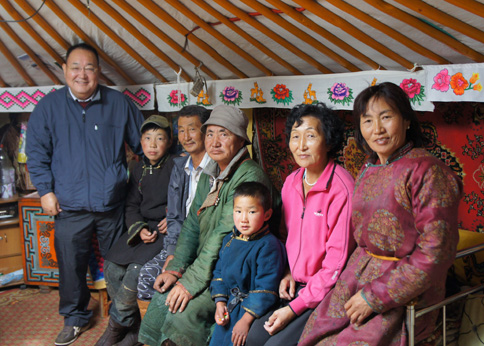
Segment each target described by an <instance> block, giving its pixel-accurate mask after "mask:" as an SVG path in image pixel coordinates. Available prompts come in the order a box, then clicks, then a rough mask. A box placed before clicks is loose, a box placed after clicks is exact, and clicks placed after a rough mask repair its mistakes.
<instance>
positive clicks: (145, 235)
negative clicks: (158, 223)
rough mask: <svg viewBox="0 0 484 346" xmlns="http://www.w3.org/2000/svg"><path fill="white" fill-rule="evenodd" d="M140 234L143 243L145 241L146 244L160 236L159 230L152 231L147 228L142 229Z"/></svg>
mask: <svg viewBox="0 0 484 346" xmlns="http://www.w3.org/2000/svg"><path fill="white" fill-rule="evenodd" d="M139 236H140V238H141V240H142V241H143V243H145V244H147V243H153V242H154V241H155V240H156V238H157V237H158V232H157V231H154V232H150V231H148V229H147V228H143V229H142V230H141V232H139Z"/></svg>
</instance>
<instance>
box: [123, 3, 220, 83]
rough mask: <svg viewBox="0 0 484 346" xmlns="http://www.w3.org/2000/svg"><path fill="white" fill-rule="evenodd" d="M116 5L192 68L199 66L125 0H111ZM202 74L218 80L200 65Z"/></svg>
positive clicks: (192, 57)
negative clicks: (190, 64) (189, 63)
mask: <svg viewBox="0 0 484 346" xmlns="http://www.w3.org/2000/svg"><path fill="white" fill-rule="evenodd" d="M113 1H114V3H115V4H116V5H118V6H119V7H121V8H122V9H123V10H124V11H126V12H127V13H128V14H129V15H130V16H131V17H133V18H135V19H136V20H137V21H138V22H140V23H143V24H144V26H145V27H146V28H147V29H148V30H150V31H151V32H152V33H153V34H155V35H156V36H157V37H158V38H160V39H161V40H162V41H164V42H165V43H167V44H168V45H169V46H170V47H171V48H173V49H174V50H175V51H176V52H177V53H178V54H180V55H182V56H183V57H184V58H185V59H187V60H188V61H190V62H191V63H192V64H193V65H194V66H197V67H198V65H200V60H199V59H197V58H196V57H194V56H193V55H192V54H190V53H189V52H187V51H185V50H184V49H183V47H182V46H180V45H179V44H177V43H176V42H175V40H173V39H172V38H171V37H170V36H168V35H167V34H165V33H164V32H163V31H161V30H160V29H158V27H157V26H156V25H154V24H153V23H152V22H150V21H149V20H148V19H147V18H146V17H144V16H143V15H142V14H141V13H139V12H138V11H137V10H135V9H134V7H133V6H131V5H130V4H128V3H127V2H126V0H113ZM200 69H201V70H202V71H203V72H205V73H206V74H207V75H208V76H209V77H210V78H212V79H219V78H218V76H217V75H216V74H215V73H214V72H213V71H211V70H210V69H209V68H208V67H206V66H205V65H202V67H201V68H200Z"/></svg>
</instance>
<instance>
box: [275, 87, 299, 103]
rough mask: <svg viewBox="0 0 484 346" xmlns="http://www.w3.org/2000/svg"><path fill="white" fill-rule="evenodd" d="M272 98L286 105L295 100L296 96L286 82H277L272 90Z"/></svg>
mask: <svg viewBox="0 0 484 346" xmlns="http://www.w3.org/2000/svg"><path fill="white" fill-rule="evenodd" d="M271 94H272V99H273V100H274V102H276V103H277V104H279V103H282V104H284V105H288V104H290V103H291V102H292V101H294V97H293V96H292V91H291V90H289V88H287V87H286V84H276V86H275V87H274V88H272V90H271Z"/></svg>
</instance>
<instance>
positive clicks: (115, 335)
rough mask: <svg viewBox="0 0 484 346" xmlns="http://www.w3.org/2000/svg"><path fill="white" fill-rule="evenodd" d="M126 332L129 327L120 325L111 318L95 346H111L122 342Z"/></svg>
mask: <svg viewBox="0 0 484 346" xmlns="http://www.w3.org/2000/svg"><path fill="white" fill-rule="evenodd" d="M128 331H129V327H125V326H122V325H120V324H119V323H117V322H115V321H114V320H113V318H112V317H111V318H110V319H109V323H108V326H107V327H106V330H105V331H104V334H103V335H101V337H100V338H99V340H98V341H97V342H96V345H95V346H113V345H114V344H115V343H117V342H120V341H121V340H123V338H124V336H125V335H126V333H128Z"/></svg>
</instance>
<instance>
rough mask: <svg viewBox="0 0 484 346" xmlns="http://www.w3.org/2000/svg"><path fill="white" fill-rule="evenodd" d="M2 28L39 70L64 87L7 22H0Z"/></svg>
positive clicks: (0, 17)
mask: <svg viewBox="0 0 484 346" xmlns="http://www.w3.org/2000/svg"><path fill="white" fill-rule="evenodd" d="M0 20H3V18H2V16H0ZM0 27H1V28H2V29H3V30H4V31H5V32H6V33H7V34H8V36H10V37H11V39H12V40H13V41H14V42H15V43H16V44H17V45H18V46H19V47H20V48H22V49H23V51H24V52H25V53H27V55H28V56H29V57H30V58H31V59H32V60H33V61H34V62H35V63H36V64H37V66H39V68H40V69H41V70H42V72H44V73H45V74H46V75H47V77H49V78H50V80H51V81H52V82H53V83H54V84H57V85H62V84H63V83H62V82H61V81H60V80H59V78H57V76H56V75H55V74H54V72H52V71H51V70H50V69H49V68H48V67H47V66H46V65H45V64H44V62H43V61H42V60H41V59H40V58H39V57H38V56H37V54H35V52H34V51H33V50H32V48H30V46H29V45H28V44H26V43H25V42H24V41H23V40H22V39H21V38H20V37H19V36H18V35H17V33H16V32H15V31H13V30H12V28H11V27H10V26H9V25H8V24H7V23H5V22H0Z"/></svg>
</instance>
